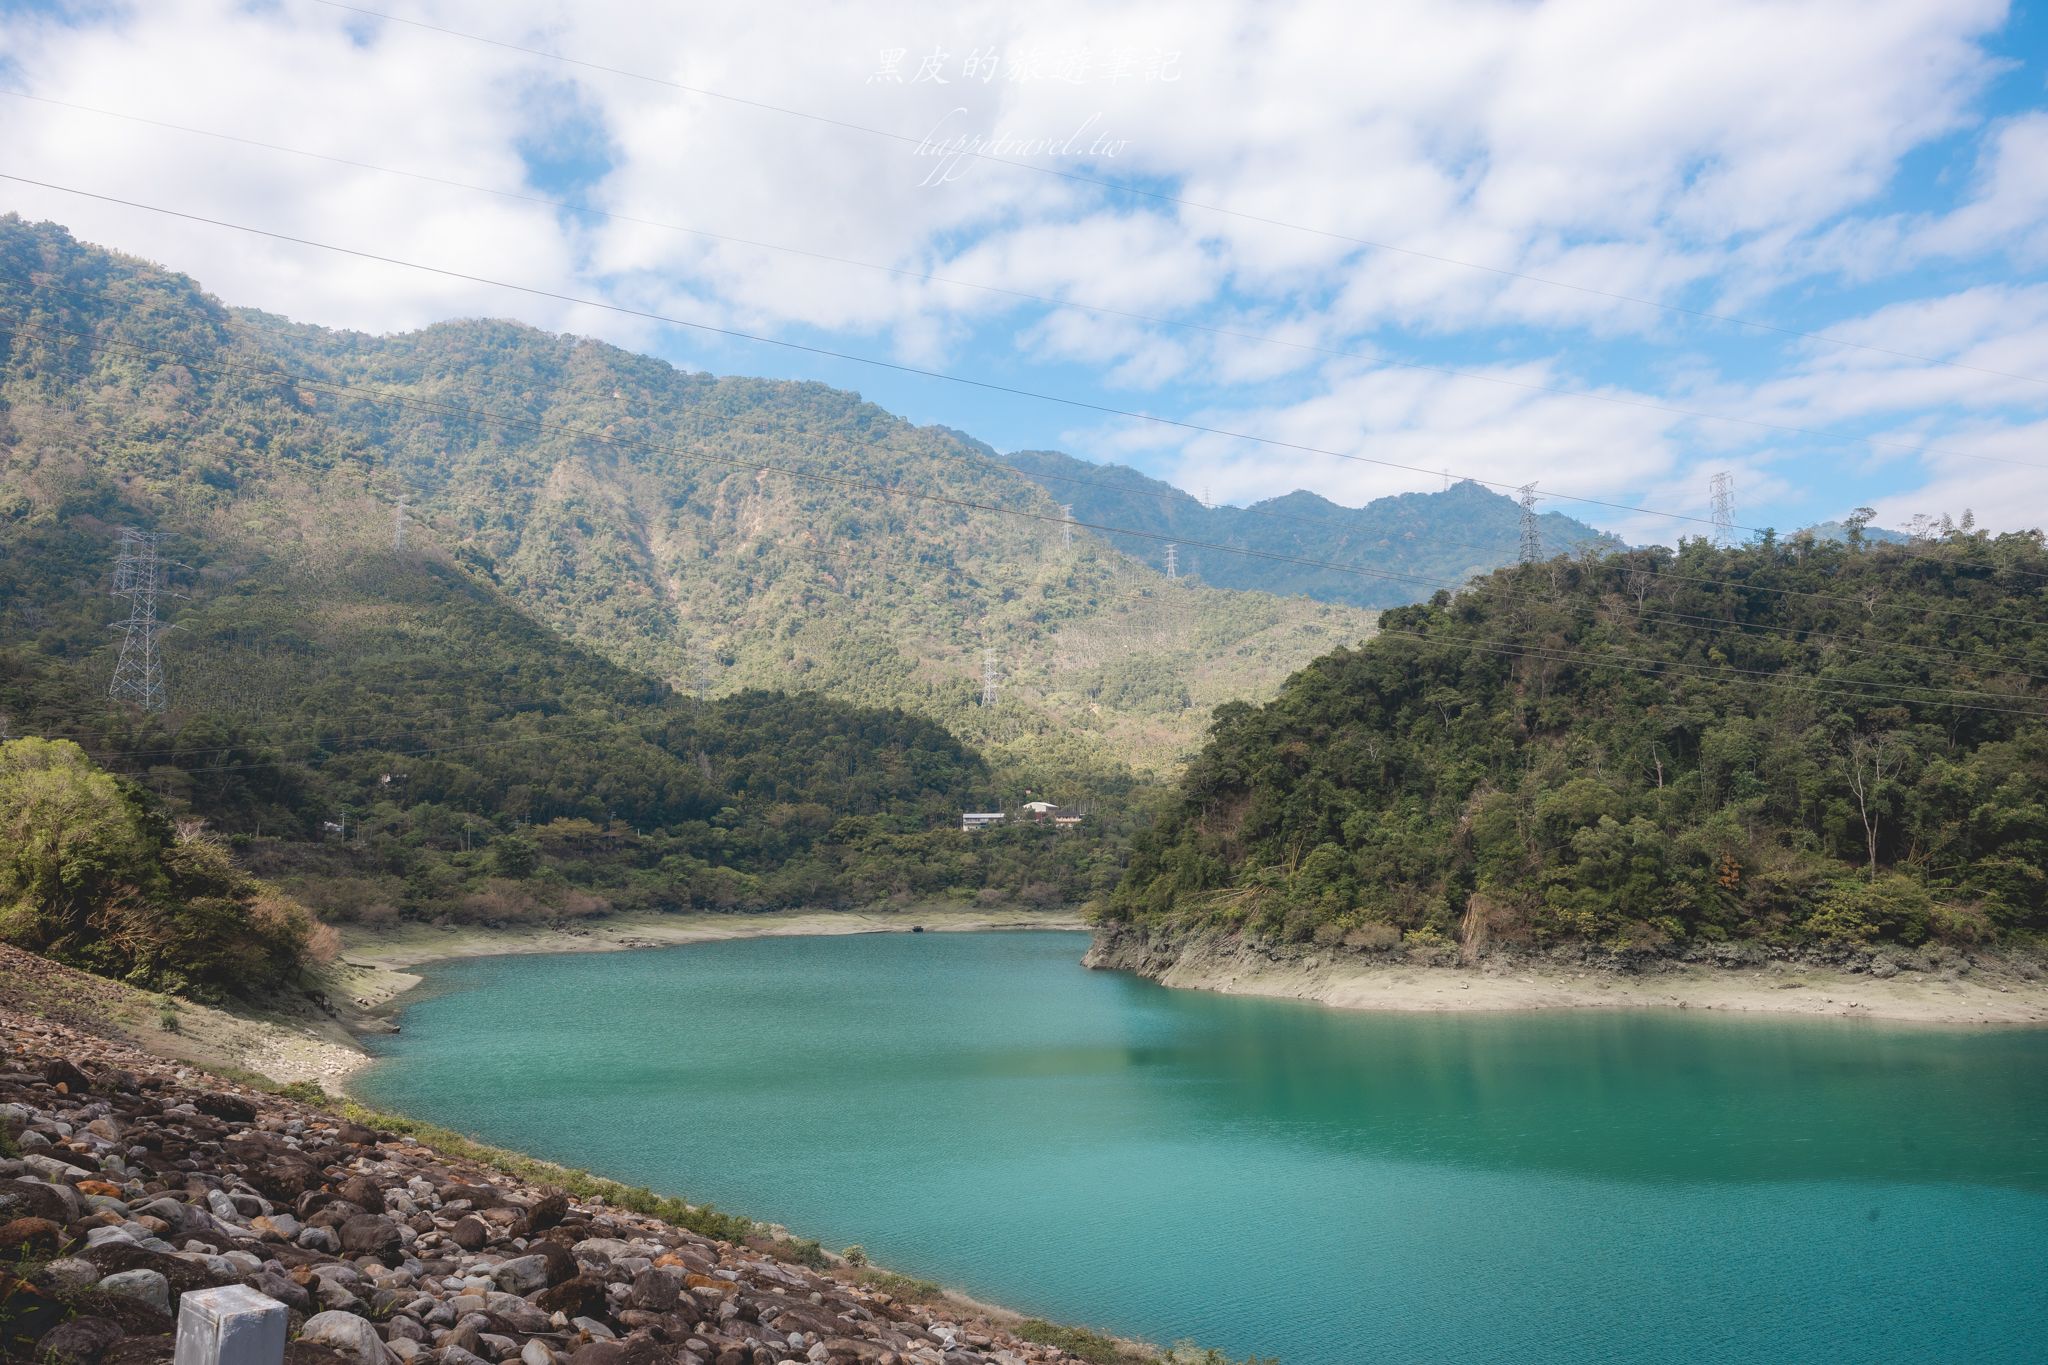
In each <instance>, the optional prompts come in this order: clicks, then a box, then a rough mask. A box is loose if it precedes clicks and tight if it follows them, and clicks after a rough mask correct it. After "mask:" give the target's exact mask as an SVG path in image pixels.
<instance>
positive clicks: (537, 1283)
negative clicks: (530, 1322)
mask: <svg viewBox="0 0 2048 1365" xmlns="http://www.w3.org/2000/svg"><path fill="white" fill-rule="evenodd" d="M491 1278H492V1279H493V1280H495V1281H497V1283H498V1287H499V1288H500V1289H503V1290H504V1291H505V1292H506V1293H507V1294H517V1295H519V1296H520V1297H522V1298H523V1297H525V1296H526V1295H528V1294H532V1293H535V1292H537V1291H539V1290H542V1289H545V1288H547V1286H548V1263H547V1258H546V1257H544V1256H517V1257H514V1258H513V1259H512V1260H509V1261H507V1262H505V1263H504V1264H503V1265H501V1266H499V1267H498V1268H497V1269H496V1270H493V1271H492V1272H491Z"/></svg>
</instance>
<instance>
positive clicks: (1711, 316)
mask: <svg viewBox="0 0 2048 1365" xmlns="http://www.w3.org/2000/svg"><path fill="white" fill-rule="evenodd" d="M313 3H314V4H317V5H324V6H326V7H327V8H329V9H335V10H343V11H346V12H347V13H350V14H360V15H363V16H364V17H366V18H372V19H383V20H386V21H388V22H390V23H394V24H404V25H406V26H408V27H411V28H417V29H424V30H426V31H428V32H432V33H440V34H444V35H446V36H448V37H452V38H463V39H467V40H468V41H470V42H475V43H483V44H485V45H487V46H490V47H496V48H502V49H504V50H505V51H508V52H518V53H522V54H524V55H526V56H529V57H540V58H542V59H544V60H547V61H553V62H561V63H563V64H565V65H568V66H576V67H581V68H583V69H585V70H588V71H599V72H603V73H605V74H606V75H611V76H623V77H625V78H627V79H629V80H636V81H644V82H646V83H647V84H650V85H659V86H665V87H667V88H668V89H671V90H680V91H683V92H684V93H686V94H692V95H702V96H704V97H705V98H707V99H715V100H723V101H725V102H727V103H729V104H736V105H741V106H744V107H746V108H749V109H758V110H761V111H763V112H766V113H771V114H781V115H784V116H786V117H789V118H799V119H805V120H807V121H809V122H812V123H819V124H824V125H826V126H828V127H833V128H841V129H845V130H846V131H849V132H856V133H864V134H866V135H868V136H870V137H880V138H887V139H888V140H890V141H892V142H899V143H904V144H907V145H910V146H914V147H915V146H924V145H926V144H927V142H928V141H929V139H928V137H918V136H912V135H911V134H908V133H897V132H892V131H890V130H888V129H885V128H874V127H870V126H868V125H867V124H862V123H855V122H852V121H851V120H848V119H839V118H833V117H831V116H829V115H826V114H817V113H812V112H810V111H808V110H803V109H792V108H788V107H786V106H783V105H778V104H770V103H768V102H767V101H765V100H756V99H748V98H746V97H745V96H741V95H733V94H729V93H727V92H725V91H721V90H712V89H710V88H708V87H705V86H701V85H687V84H685V83H683V82H681V81H676V80H670V79H667V78H665V77H661V76H650V75H647V74H645V73H643V72H639V71H631V70H627V69H625V68H622V67H616V66H606V65H604V64H603V63H601V62H592V61H585V60H583V59H581V58H577V57H570V56H567V55H565V54H563V53H559V52H549V51H547V50H546V49H544V48H535V47H525V46H522V45H520V44H518V43H509V42H505V41H503V40H501V39H497V38H491V37H487V36H485V35H483V34H480V33H470V32H467V31H465V30H462V29H456V28H448V27H444V26H443V25H440V24H430V23H427V22H425V21H424V20H420V19H407V18H405V17H403V16H401V15H396V14H390V13H387V12H385V11H383V10H374V9H367V8H364V7H362V6H359V5H349V4H343V3H340V0H313ZM959 155H961V156H964V157H971V158H973V159H975V160H977V161H985V162H989V163H992V164H996V165H1003V166H1009V167H1012V168H1015V169H1017V170H1024V171H1030V172H1032V173H1034V174H1037V175H1046V176H1052V177H1054V178H1055V179H1059V180H1066V181H1071V182H1074V183H1076V184H1083V185H1094V186H1096V187H1098V188H1101V189H1106V190H1111V191H1114V192H1115V193H1118V194H1127V195H1131V196H1134V197H1136V198H1140V199H1149V200H1153V201H1155V202H1158V203H1165V204H1174V205H1177V206H1179V207H1181V208H1189V209H1198V210H1200V211H1201V212H1204V213H1214V214H1218V215H1220V216H1223V217H1226V218H1235V219H1238V220H1240V221H1243V222H1248V223H1257V224H1259V225H1260V226H1262V227H1277V228H1284V229H1286V230H1288V231H1290V232H1301V233H1306V234H1309V235H1310V236H1315V237H1322V238H1325V239H1327V240H1330V241H1336V242H1347V243H1350V244H1351V245H1353V246H1362V247H1367V248H1370V249H1371V250H1374V251H1385V252H1390V253H1393V254H1395V255H1401V256H1408V257H1412V258H1414V259H1416V260H1424V261H1429V262H1432V263H1433V264H1437V265H1453V266H1457V267H1459V268H1460V269H1464V270H1477V271H1481V272H1483V273H1485V274H1488V275H1494V276H1498V277H1500V278H1502V279H1510V280H1521V281H1524V282H1526V283H1529V284H1540V285H1543V286H1545V287H1547V288H1551V289H1566V290H1570V291H1572V292H1573V293H1578V294H1587V295H1591V296H1593V297H1595V298H1603V299H1611V300H1613V301H1615V302H1618V303H1629V304H1636V305H1639V306H1641V307H1644V308H1654V309H1657V310H1659V311H1661V312H1666V313H1673V314H1678V315H1680V316H1684V317H1691V318H1697V319H1700V320H1702V321H1707V322H1721V323H1727V324H1730V325H1732V326H1736V327H1748V328H1752V329H1755V330H1757V331H1763V332H1772V333H1775V334H1777V335H1779V336H1784V337H1792V338H1796V339H1799V340H1802V341H1819V342H1823V343H1825V344H1827V345H1830V346H1841V347H1845V348H1847V349H1850V350H1857V351H1868V352H1872V353H1875V354H1878V355H1888V356H1893V357H1896V358H1897V359H1900V360H1911V361H1915V362H1917V363H1919V364H1923V365H1939V366H1943V367H1945V368H1948V369H1956V370H1967V371H1970V372H1972V373H1975V374H1983V375H1989V376H1992V377H1994V378H1998V379H2016V380H2019V381H2020V382H2022V383H2026V384H2044V385H2048V379H2040V378H2036V377H2034V376H2032V375H2024V374H2012V373H2009V372H2007V371H2004V370H1993V369H1988V368H1986V367H1984V366H1980V365H1969V364H1965V363H1963V362H1962V361H1956V360H1941V359H1938V358H1937V357H1934V356H1925V355H1916V354H1914V353H1913V352H1911V351H1899V350H1893V349H1891V348H1890V347H1886V346H1876V345H1872V344H1870V343H1868V342H1861V341H1850V340H1848V339H1846V338H1844V337H1837V336H1830V335H1828V334H1827V333H1825V332H1806V331H1801V330H1799V329H1798V328H1794V327H1784V326H1780V325H1778V324H1776V323H1769V322H1758V321H1755V320H1754V319H1750V318H1742V317H1736V316H1734V315H1732V314H1728V313H1716V312H1712V311H1709V310H1707V309H1702V308H1688V307H1686V306H1684V305H1683V304H1675V303H1663V302H1660V301H1658V300H1656V299H1649V298H1643V297H1641V296H1639V295H1634V294H1624V293H1620V292H1618V291H1616V290H1611V289H1599V288H1595V287H1593V286H1590V285H1583V284H1574V283H1572V282H1570V281H1568V280H1557V279H1551V278H1549V277H1548V276H1544V275H1536V274H1532V273H1530V272H1528V271H1522V270H1512V269H1509V268H1507V267H1504V266H1496V265H1487V264H1484V263H1482V262H1478V261H1468V260H1463V259H1461V258H1459V257H1456V256H1445V255H1441V254H1439V253H1437V252H1432V251H1423V250H1419V249H1417V248H1414V247H1404V246H1396V245H1394V244H1393V243H1391V242H1381V241H1376V240H1374V239H1372V238H1369V237H1355V236H1352V235H1350V234H1349V233H1343V232H1333V231H1331V230H1329V229H1327V228H1318V227H1310V226H1308V225H1306V224H1302V223H1291V222H1288V221H1286V220H1284V219H1280V218H1270V217H1267V216H1265V215H1263V214H1257V213H1248V212H1246V211H1244V210H1242V209H1233V208H1229V207H1226V206H1224V205H1221V204H1208V203H1203V202H1202V201H1200V200H1196V199H1188V198H1185V197H1183V196H1181V195H1177V194H1169V193H1167V192H1166V191H1164V190H1152V189H1146V188H1144V187H1143V186H1139V185H1131V184H1126V183H1124V182H1121V181H1116V180H1105V179H1102V178H1101V177H1098V176H1092V175H1084V174H1082V173H1080V172H1078V171H1063V170H1060V169H1058V168H1056V167H1052V166H1040V165H1036V164H1034V163H1032V162H1029V161H1020V160H1017V159H1015V158H1013V157H1006V156H1001V155H998V154H996V153H993V152H983V151H978V150H962V151H961V152H960V153H959Z"/></svg>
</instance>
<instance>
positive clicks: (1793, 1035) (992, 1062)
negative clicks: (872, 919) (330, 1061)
mask: <svg viewBox="0 0 2048 1365" xmlns="http://www.w3.org/2000/svg"><path fill="white" fill-rule="evenodd" d="M1086 944H1087V939H1086V937H1085V936H1084V935H1081V934H1072V933H1011V934H922V935H907V934H873V935H863V936H858V937H847V938H787V939H758V940H752V941H742V942H726V943H715V944H704V945H699V946H692V947H685V948H670V949H656V950H648V951H642V952H631V953H604V954H588V955H567V956H549V957H499V958H486V959H477V960H472V961H466V962H457V963H451V964H447V965H445V966H441V967H437V968H435V969H434V970H433V972H432V975H431V979H430V985H431V990H430V991H429V992H428V993H427V994H425V995H423V996H422V997H421V998H420V999H418V1001H417V1002H416V1003H414V1004H413V1005H412V1006H411V1007H410V1008H409V1009H408V1010H407V1011H406V1014H405V1016H404V1025H405V1032H404V1033H403V1034H401V1035H399V1036H397V1037H394V1038H391V1039H389V1040H387V1041H386V1042H384V1043H383V1044H382V1045H381V1047H380V1051H381V1053H382V1054H383V1060H381V1061H380V1062H379V1063H378V1064H377V1065H375V1066H374V1067H372V1068H371V1069H370V1070H369V1071H368V1072H367V1073H366V1074H365V1076H364V1077H363V1078H362V1081H361V1084H360V1087H359V1089H360V1091H361V1092H362V1093H363V1095H364V1097H365V1098H366V1099H369V1100H371V1101H373V1102H376V1103H379V1104H382V1105H385V1106H387V1107H391V1108H397V1109H402V1110H404V1111H406V1112H408V1113H412V1114H415V1115H417V1116H419V1117H422V1118H428V1119H432V1120H434V1121H437V1122H440V1123H444V1124H447V1125H449V1126H451V1127H455V1128H459V1129H462V1130H463V1131H466V1132H469V1133H473V1134H476V1135H478V1136H481V1137H483V1138H485V1139H487V1140H490V1141H493V1142H496V1143H499V1144H502V1145H505V1146H510V1147H516V1148H519V1149H521V1150H524V1151H529V1152H532V1153H535V1154H537V1155H541V1156H546V1157H550V1158H553V1159H556V1160H559V1161H563V1162H566V1163H569V1164H573V1165H578V1166H583V1167H587V1168H589V1169H592V1170H595V1171H598V1172H600V1173H602V1174H605V1175H609V1176H614V1177H617V1178H620V1179H624V1180H628V1181H630V1182H632V1183H635V1184H647V1185H651V1186H653V1187H655V1188H657V1189H659V1190H662V1191H664V1192H667V1193H674V1194H680V1195H684V1196H686V1197H688V1198H690V1199H693V1200H696V1201H700V1202H701V1201H707V1200H708V1201H711V1202H714V1203H716V1204H718V1205H719V1206H720V1207H721V1208H728V1209H732V1210H735V1211H738V1212H743V1213H747V1214H751V1215H753V1216H755V1217H758V1218H763V1219H771V1220H774V1221H777V1222H781V1223H785V1224H787V1225H788V1226H790V1227H791V1228H792V1229H793V1230H795V1231H796V1232H797V1233H799V1234H801V1235H804V1236H811V1237H816V1238H819V1239H820V1240H821V1241H823V1242H824V1243H825V1244H826V1245H827V1246H830V1247H834V1248H836V1247H839V1246H842V1245H844V1244H846V1243H850V1242H860V1243H862V1244H863V1245H865V1246H866V1248H867V1250H868V1252H869V1254H870V1255H871V1256H872V1257H873V1258H874V1259H875V1260H876V1261H877V1262H879V1263H881V1264H883V1265H887V1266H889V1267H890V1268H892V1269H896V1270H901V1271H904V1272H906V1273H909V1274H915V1275H920V1276H924V1277H927V1278H931V1279H936V1280H940V1281H942V1282H944V1283H946V1284H949V1285H952V1286H955V1287H957V1288H960V1289H963V1290H966V1291H968V1292H970V1293H972V1294H975V1295H977V1296H979V1297H981V1298H984V1299H988V1300H991V1301H994V1302H998V1303H1002V1304H1004V1305H1006V1306H1009V1307H1012V1308H1016V1309H1019V1310H1021V1311H1026V1312H1032V1313H1038V1314H1042V1315H1044V1316H1046V1317H1051V1318H1055V1319H1058V1320H1061V1321H1066V1322H1076V1323H1086V1324H1090V1325H1094V1326H1097V1327H1101V1328H1105V1329H1110V1330H1114V1331H1119V1332H1125V1333H1129V1334H1133V1335H1137V1336H1142V1337H1146V1338H1150V1339H1153V1340H1170V1339H1174V1338H1178V1337H1193V1338H1196V1339H1198V1340H1200V1341H1201V1342H1202V1343H1203V1344H1205V1345H1213V1346H1218V1347H1221V1348H1224V1349H1226V1350H1228V1351H1232V1352H1235V1353H1236V1354H1237V1355H1239V1356H1243V1355H1244V1354H1246V1353H1248V1352H1252V1351H1257V1352H1259V1353H1260V1354H1262V1355H1278V1356H1279V1357H1280V1358H1281V1360H1282V1361H1283V1363H1284V1365H1358V1363H1361V1362H1369V1361H1502V1362H1547V1361H1684V1362H1711V1361H1741V1362H1785V1361H1913V1362H1926V1361H2036V1362H2038V1361H2042V1360H2044V1359H2048V1031H2017V1030H2015V1031H1965V1030H1944V1029H1928V1028H1907V1027H1887V1026H1885V1025H1881V1024H1876V1023H1872V1022H1869V1021H1860V1020H1859V1021H1849V1020H1842V1021H1833V1020H1815V1019H1785V1020H1771V1019H1760V1018H1755V1017H1746V1018H1730V1017H1719V1016H1711V1015H1704V1014H1701V1013H1698V1012H1688V1013H1596V1012H1571V1013H1566V1012H1554V1013H1547V1014H1509V1015H1466V1016H1441V1015H1382V1014H1364V1013H1346V1012H1339V1011H1333V1010H1325V1009H1321V1008H1319V1007H1316V1006H1311V1005H1302V1004H1295V1003H1291V1002H1279V1001H1266V1000H1250V999H1237V998H1231V997H1225V996H1216V995H1208V994H1202V993H1196V992H1186V991H1168V990H1165V989H1162V988H1160V987H1157V986H1154V985H1152V984H1151V983H1149V982H1145V981H1141V980H1138V979H1135V978H1133V977H1129V976H1125V975H1121V974H1110V973H1102V972H1089V971H1086V970H1084V969H1083V968H1081V967H1080V966H1079V965H1078V961H1079V958H1080V956H1081V953H1082V951H1083V949H1084V948H1085V947H1086Z"/></svg>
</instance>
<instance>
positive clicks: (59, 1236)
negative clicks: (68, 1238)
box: [0, 1218, 64, 1259]
mask: <svg viewBox="0 0 2048 1365" xmlns="http://www.w3.org/2000/svg"><path fill="white" fill-rule="evenodd" d="M63 1241H64V1229H63V1228H62V1227H61V1226H60V1225H58V1224H56V1223H53V1222H51V1221H50V1220H49V1219H47V1218H16V1219H12V1220H10V1221H9V1222H6V1223H0V1255H4V1256H8V1257H12V1258H15V1259H21V1258H22V1257H23V1256H24V1253H26V1254H27V1255H31V1256H48V1255H50V1254H51V1253H52V1252H54V1251H56V1249H57V1248H58V1246H59V1245H61V1244H62V1243H63Z"/></svg>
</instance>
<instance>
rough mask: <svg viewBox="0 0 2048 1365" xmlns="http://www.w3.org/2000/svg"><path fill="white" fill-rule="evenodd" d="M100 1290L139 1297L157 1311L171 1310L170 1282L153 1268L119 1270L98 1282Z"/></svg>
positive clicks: (106, 1292) (132, 1297) (165, 1311)
mask: <svg viewBox="0 0 2048 1365" xmlns="http://www.w3.org/2000/svg"><path fill="white" fill-rule="evenodd" d="M99 1288H100V1292H102V1293H105V1294H120V1295H122V1296H124V1297H126V1298H131V1299H140V1300H141V1301H142V1302H144V1303H146V1304H148V1305H150V1306H151V1307H152V1308H155V1309H157V1310H158V1311H159V1312H163V1313H168V1312H170V1311H171V1282H170V1281H169V1280H167V1279H165V1278H164V1277H163V1276H162V1274H160V1273H159V1272H157V1271H154V1270H121V1271H116V1272H115V1273H114V1274H112V1275H109V1276H107V1277H106V1278H105V1279H103V1280H101V1281H100V1282H99Z"/></svg>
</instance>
